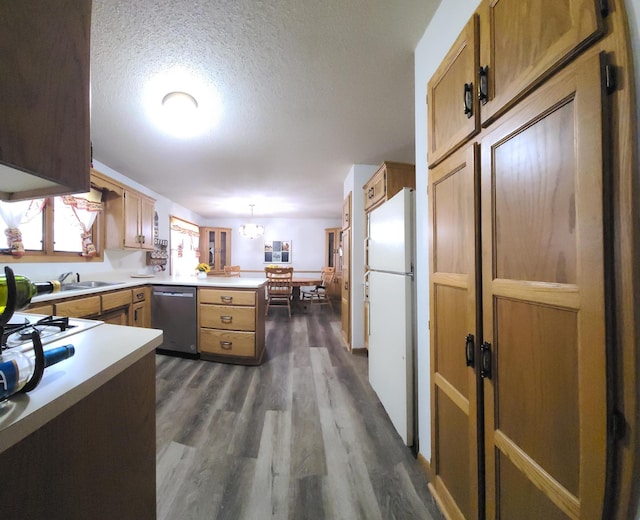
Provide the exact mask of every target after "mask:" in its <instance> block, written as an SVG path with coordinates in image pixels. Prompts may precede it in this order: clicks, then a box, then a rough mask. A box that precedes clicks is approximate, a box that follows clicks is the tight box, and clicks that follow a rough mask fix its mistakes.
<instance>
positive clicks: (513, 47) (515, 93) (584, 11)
mask: <svg viewBox="0 0 640 520" xmlns="http://www.w3.org/2000/svg"><path fill="white" fill-rule="evenodd" d="M596 4H597V2H594V1H593V0H564V1H558V0H541V1H537V2H525V1H522V0H485V1H484V2H483V3H482V4H481V6H480V7H479V13H480V35H481V42H482V43H481V48H480V66H482V67H484V66H488V86H489V92H488V95H489V102H488V103H487V104H486V105H483V106H482V108H481V110H482V124H483V126H485V125H487V124H489V123H490V122H491V121H493V120H494V119H495V118H496V117H497V116H498V115H499V114H500V113H503V112H504V111H505V110H506V109H507V108H508V107H509V105H513V103H514V102H516V101H517V100H518V99H520V98H521V97H522V96H523V95H525V94H526V93H527V92H528V91H529V90H531V89H532V88H533V87H534V86H536V85H537V84H538V83H540V82H541V81H543V80H544V79H545V78H546V77H548V76H549V75H550V74H551V73H552V72H554V71H556V70H557V69H558V68H559V67H560V66H562V65H563V64H565V63H566V62H567V61H569V60H571V59H573V58H574V57H575V56H577V54H578V53H579V52H580V51H581V50H582V49H584V48H585V47H586V46H588V45H589V44H590V43H592V42H593V41H595V40H596V39H598V38H599V37H600V36H601V35H602V34H603V32H604V25H603V21H602V18H601V15H600V13H599V11H598V7H597V5H596Z"/></svg>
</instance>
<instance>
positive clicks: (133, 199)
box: [122, 191, 141, 248]
mask: <svg viewBox="0 0 640 520" xmlns="http://www.w3.org/2000/svg"><path fill="white" fill-rule="evenodd" d="M122 203H123V204H124V211H123V219H124V222H123V223H122V225H123V226H124V247H135V248H139V247H140V226H139V222H138V219H139V214H140V204H141V198H140V195H138V194H137V193H136V192H134V191H125V192H124V195H123V201H122Z"/></svg>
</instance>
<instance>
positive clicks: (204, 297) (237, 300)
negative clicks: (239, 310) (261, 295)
mask: <svg viewBox="0 0 640 520" xmlns="http://www.w3.org/2000/svg"><path fill="white" fill-rule="evenodd" d="M198 295H199V297H200V303H217V304H220V305H255V304H256V293H255V291H234V290H225V289H200V290H199V291H198Z"/></svg>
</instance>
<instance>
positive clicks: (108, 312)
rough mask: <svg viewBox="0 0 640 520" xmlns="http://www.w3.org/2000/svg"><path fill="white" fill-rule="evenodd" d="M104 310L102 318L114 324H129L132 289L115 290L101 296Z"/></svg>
mask: <svg viewBox="0 0 640 520" xmlns="http://www.w3.org/2000/svg"><path fill="white" fill-rule="evenodd" d="M100 298H101V303H102V312H101V314H100V317H99V318H100V319H101V320H102V321H104V322H105V323H111V324H113V325H129V324H130V323H129V317H130V311H131V289H126V290H123V291H115V292H109V293H105V294H102V295H101V296H100Z"/></svg>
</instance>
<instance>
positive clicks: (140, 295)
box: [136, 292, 144, 300]
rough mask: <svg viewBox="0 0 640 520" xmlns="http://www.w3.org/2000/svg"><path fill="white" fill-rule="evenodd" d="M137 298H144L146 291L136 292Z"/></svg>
mask: <svg viewBox="0 0 640 520" xmlns="http://www.w3.org/2000/svg"><path fill="white" fill-rule="evenodd" d="M136 299H137V300H144V293H141V292H139V293H138V294H136Z"/></svg>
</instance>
